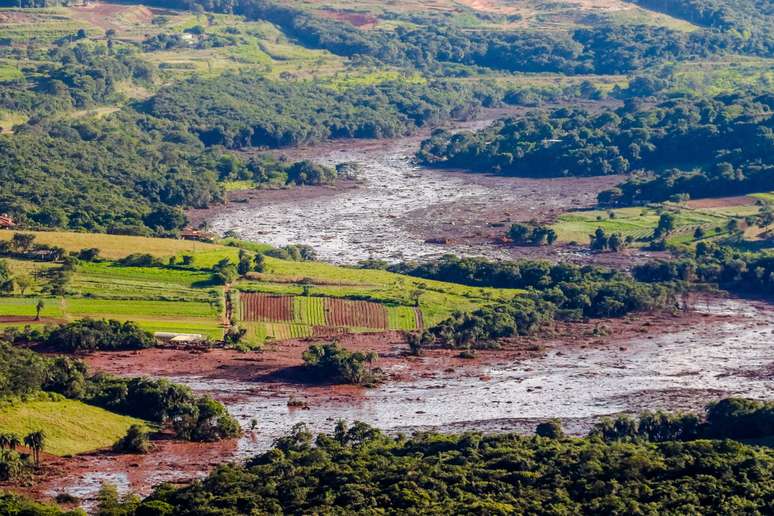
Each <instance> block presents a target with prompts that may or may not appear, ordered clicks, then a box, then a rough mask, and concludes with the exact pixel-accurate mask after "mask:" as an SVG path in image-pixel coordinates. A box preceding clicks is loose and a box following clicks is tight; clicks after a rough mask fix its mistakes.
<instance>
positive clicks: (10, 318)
mask: <svg viewBox="0 0 774 516" xmlns="http://www.w3.org/2000/svg"><path fill="white" fill-rule="evenodd" d="M64 322H67V321H65V320H64V319H56V318H53V317H41V318H40V319H35V317H34V316H32V315H0V323H14V324H41V323H42V324H61V323H64Z"/></svg>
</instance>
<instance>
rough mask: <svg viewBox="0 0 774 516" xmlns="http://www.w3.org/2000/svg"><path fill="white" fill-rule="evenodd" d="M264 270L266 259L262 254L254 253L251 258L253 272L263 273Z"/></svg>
mask: <svg viewBox="0 0 774 516" xmlns="http://www.w3.org/2000/svg"><path fill="white" fill-rule="evenodd" d="M265 269H266V259H265V258H264V256H263V254H261V253H255V256H254V257H253V270H254V271H255V272H263V271H264V270H265Z"/></svg>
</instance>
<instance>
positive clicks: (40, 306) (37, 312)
mask: <svg viewBox="0 0 774 516" xmlns="http://www.w3.org/2000/svg"><path fill="white" fill-rule="evenodd" d="M45 306H46V303H45V302H44V301H43V300H42V299H38V302H37V303H35V320H36V321H39V320H40V312H41V311H42V310H43V308H44V307H45Z"/></svg>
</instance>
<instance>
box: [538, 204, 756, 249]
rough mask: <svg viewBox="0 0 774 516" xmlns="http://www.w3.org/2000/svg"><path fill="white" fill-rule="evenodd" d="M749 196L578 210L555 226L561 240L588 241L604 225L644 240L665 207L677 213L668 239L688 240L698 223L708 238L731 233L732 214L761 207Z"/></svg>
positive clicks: (751, 212) (747, 213)
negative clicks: (735, 200) (726, 201)
mask: <svg viewBox="0 0 774 516" xmlns="http://www.w3.org/2000/svg"><path fill="white" fill-rule="evenodd" d="M748 200H749V203H743V204H740V205H736V206H718V207H691V203H690V202H689V203H688V204H687V205H677V204H673V203H665V204H664V209H663V210H662V209H661V208H659V207H633V208H616V209H612V210H590V211H576V212H569V213H566V214H563V215H560V216H559V218H558V221H557V222H556V223H555V224H554V225H553V226H552V227H553V228H554V230H555V231H556V232H557V235H558V240H559V241H560V242H577V243H587V242H588V239H589V235H591V234H593V233H594V231H596V229H597V228H602V229H604V230H605V232H606V233H608V234H610V233H621V235H623V236H624V237H632V238H633V239H634V240H635V241H637V240H640V239H642V240H645V239H647V238H648V237H649V236H651V235H652V234H653V231H654V230H655V229H656V226H658V221H659V217H660V214H661V212H662V211H665V212H669V213H672V214H673V215H675V230H674V231H673V232H672V233H670V237H669V238H668V242H669V243H688V242H690V241H692V240H693V233H694V231H695V230H696V229H697V228H699V227H701V228H702V229H703V230H704V232H705V235H706V236H705V238H715V237H720V236H723V235H727V234H728V231H727V229H726V224H727V223H728V221H729V220H731V219H732V218H740V217H747V216H752V215H755V214H757V213H758V210H759V207H758V206H757V205H756V204H755V200H754V199H753V198H748Z"/></svg>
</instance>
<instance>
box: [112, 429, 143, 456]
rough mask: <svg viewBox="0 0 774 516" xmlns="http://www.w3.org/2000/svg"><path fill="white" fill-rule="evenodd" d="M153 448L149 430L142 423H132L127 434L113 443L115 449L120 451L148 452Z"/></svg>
mask: <svg viewBox="0 0 774 516" xmlns="http://www.w3.org/2000/svg"><path fill="white" fill-rule="evenodd" d="M151 448H152V445H151V442H150V438H149V436H148V431H147V430H146V429H145V427H144V426H142V425H132V426H130V427H129V429H128V430H127V431H126V435H125V436H123V437H122V438H120V439H119V440H118V441H116V443H115V444H114V445H113V451H116V452H119V453H148V452H149V451H150V450H151Z"/></svg>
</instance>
